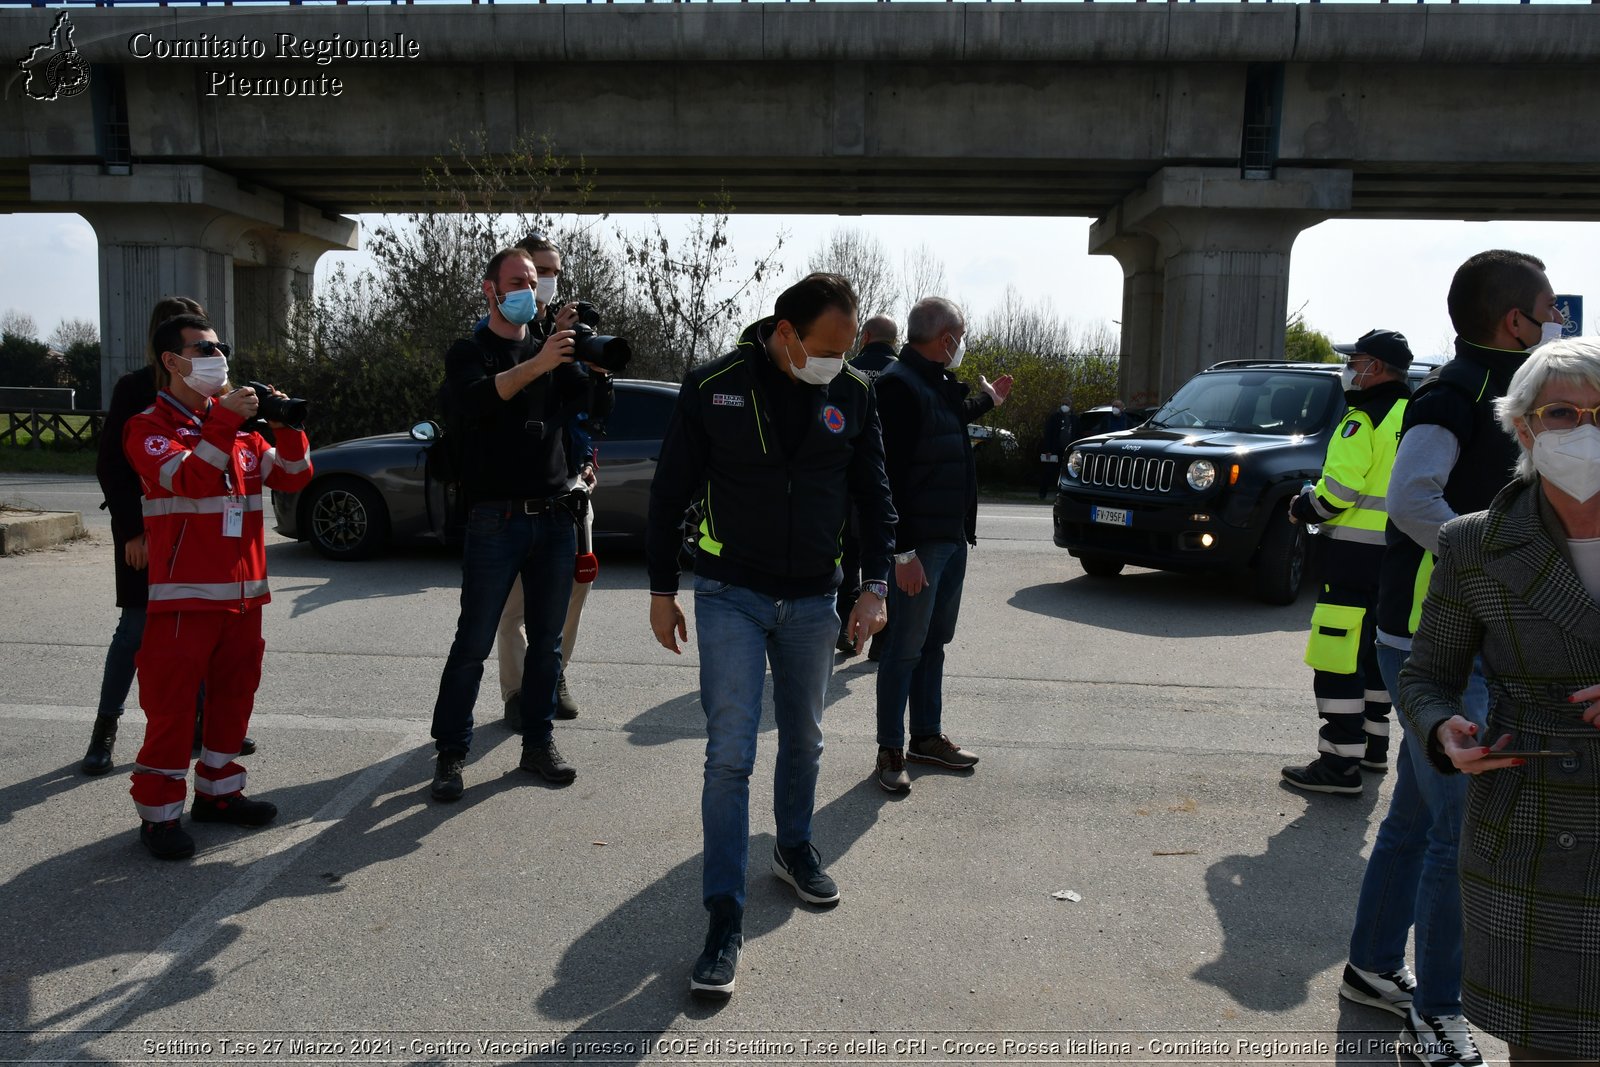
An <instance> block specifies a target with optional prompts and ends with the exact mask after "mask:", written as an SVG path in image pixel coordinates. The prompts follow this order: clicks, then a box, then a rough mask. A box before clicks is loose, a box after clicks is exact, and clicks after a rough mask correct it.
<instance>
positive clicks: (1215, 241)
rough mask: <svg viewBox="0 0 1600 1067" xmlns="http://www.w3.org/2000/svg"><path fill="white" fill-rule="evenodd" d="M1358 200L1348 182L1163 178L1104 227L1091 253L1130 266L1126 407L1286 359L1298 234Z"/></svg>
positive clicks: (1335, 173)
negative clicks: (1215, 366)
mask: <svg viewBox="0 0 1600 1067" xmlns="http://www.w3.org/2000/svg"><path fill="white" fill-rule="evenodd" d="M1350 197H1351V174H1350V172H1349V171H1343V170H1299V169H1293V168H1283V169H1280V170H1279V171H1278V172H1277V173H1276V175H1275V176H1274V177H1273V178H1271V179H1247V178H1241V177H1239V172H1238V170H1237V169H1234V168H1224V167H1167V168H1164V169H1163V170H1161V171H1160V172H1158V173H1157V174H1156V175H1155V177H1154V178H1152V179H1151V180H1150V182H1149V183H1148V184H1147V185H1146V186H1145V188H1144V189H1142V190H1140V191H1139V192H1137V193H1133V194H1131V195H1130V196H1128V197H1127V198H1125V199H1124V200H1123V202H1122V203H1120V204H1118V205H1117V207H1116V208H1114V209H1113V210H1112V211H1111V212H1110V213H1108V214H1107V215H1106V216H1104V217H1102V218H1101V219H1099V220H1097V221H1096V222H1095V224H1094V225H1093V226H1092V227H1091V228H1090V231H1089V251H1090V252H1092V253H1098V254H1102V255H1113V256H1116V257H1117V259H1118V261H1119V262H1121V263H1122V265H1123V274H1124V281H1123V311H1124V315H1125V317H1124V319H1123V362H1124V368H1123V370H1122V376H1123V382H1124V386H1125V388H1126V389H1127V391H1128V393H1129V395H1130V396H1132V395H1136V394H1141V393H1142V394H1149V393H1151V392H1154V393H1155V394H1156V395H1157V396H1159V397H1166V396H1170V395H1171V394H1172V392H1173V390H1175V389H1176V388H1177V387H1178V386H1179V385H1182V384H1183V383H1184V382H1185V381H1187V380H1188V379H1189V377H1190V376H1191V375H1193V374H1194V373H1195V372H1196V371H1198V370H1200V369H1202V368H1203V367H1206V366H1209V365H1210V364H1212V363H1215V362H1217V361H1219V360H1223V359H1281V358H1282V357H1283V330H1284V322H1285V320H1286V318H1287V316H1288V309H1289V252H1290V249H1291V248H1292V247H1293V245H1294V240H1295V238H1296V237H1297V236H1298V235H1299V234H1300V231H1302V230H1304V229H1306V228H1307V227H1310V226H1314V225H1316V224H1317V223H1318V222H1321V221H1323V220H1325V219H1327V218H1330V217H1332V216H1333V215H1335V214H1338V213H1340V212H1344V211H1348V210H1349V209H1350ZM1157 264H1159V271H1160V284H1159V291H1158V290H1157V285H1156V282H1155V274H1156V271H1157V266H1156V265H1157ZM1156 309H1159V310H1156ZM1157 315H1159V318H1160V333H1159V341H1156V340H1155V338H1154V337H1153V336H1152V323H1153V320H1154V317H1155V316H1157Z"/></svg>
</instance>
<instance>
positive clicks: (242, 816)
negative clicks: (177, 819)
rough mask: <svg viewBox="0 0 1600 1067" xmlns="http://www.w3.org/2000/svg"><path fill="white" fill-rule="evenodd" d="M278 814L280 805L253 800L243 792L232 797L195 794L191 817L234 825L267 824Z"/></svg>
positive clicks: (190, 811)
mask: <svg viewBox="0 0 1600 1067" xmlns="http://www.w3.org/2000/svg"><path fill="white" fill-rule="evenodd" d="M277 816H278V806H277V805H276V804H273V803H271V802H269V801H265V800H251V799H250V798H249V797H247V796H245V795H244V794H243V793H235V794H233V796H231V797H208V796H204V795H202V794H200V793H196V794H195V798H194V806H193V807H192V808H190V809H189V818H191V819H193V820H194V821H195V822H225V823H232V824H233V825H234V826H265V825H267V823H269V822H271V821H272V820H273V819H275V818H277Z"/></svg>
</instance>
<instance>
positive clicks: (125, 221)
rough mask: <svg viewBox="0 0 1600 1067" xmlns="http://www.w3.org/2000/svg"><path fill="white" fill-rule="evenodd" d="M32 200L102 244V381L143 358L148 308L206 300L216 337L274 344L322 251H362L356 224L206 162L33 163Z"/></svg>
mask: <svg viewBox="0 0 1600 1067" xmlns="http://www.w3.org/2000/svg"><path fill="white" fill-rule="evenodd" d="M29 178H30V184H31V186H32V193H33V199H34V201H35V202H36V203H44V204H46V205H48V207H49V208H50V209H52V210H59V211H75V212H77V213H78V214H80V215H82V216H83V217H84V218H85V219H87V220H88V222H89V224H90V225H91V226H93V227H94V230H95V235H96V236H97V237H98V238H99V242H100V352H101V356H100V385H101V395H102V396H106V397H109V396H110V395H111V388H112V386H113V385H114V384H115V382H116V380H117V379H118V378H119V377H121V376H122V375H123V374H126V373H127V372H128V371H130V370H132V369H134V368H135V367H138V366H140V365H142V364H143V363H144V361H145V342H146V334H147V333H148V331H149V328H150V310H151V308H152V307H154V306H155V303H156V301H157V300H160V299H161V298H163V297H167V296H189V297H193V298H194V299H196V300H198V301H200V303H201V304H202V305H203V306H204V307H205V309H206V312H207V313H208V314H209V315H210V316H211V320H212V321H213V322H214V323H215V324H216V326H217V332H218V334H219V335H220V336H221V337H222V338H223V339H224V340H227V341H229V342H230V343H232V344H233V345H234V346H235V347H236V348H240V349H244V350H248V349H251V348H254V347H258V346H263V345H267V344H271V343H273V342H274V341H276V340H278V339H279V338H280V337H281V336H282V334H283V331H284V329H285V327H286V326H287V324H288V316H289V312H290V310H291V308H292V306H293V302H294V300H296V299H300V298H303V297H306V296H309V295H310V291H311V289H310V284H311V272H312V270H313V269H314V268H315V266H316V261H317V258H318V257H319V256H320V255H321V254H322V253H323V252H325V251H329V250H331V249H354V248H356V247H358V245H357V241H358V237H359V233H360V230H359V227H358V226H357V224H356V223H355V222H354V221H352V220H350V219H346V218H343V217H341V216H337V215H332V216H328V215H324V214H323V213H322V212H321V211H318V210H316V209H313V208H310V207H307V206H306V205H304V204H300V203H297V202H295V201H292V200H286V199H284V198H283V197H281V196H279V195H278V194H276V193H272V192H269V191H267V190H262V189H257V188H252V187H250V186H248V185H247V184H246V183H243V182H240V181H239V180H237V179H235V178H232V177H230V176H228V175H225V174H222V173H220V172H218V171H215V170H212V169H211V168H209V167H206V166H202V165H193V164H185V165H137V166H135V167H134V168H133V173H131V174H127V175H110V174H105V173H103V172H102V170H101V168H100V167H99V166H98V165H93V164H90V165H70V164H69V165H55V164H51V165H36V166H34V167H32V168H30V174H29Z"/></svg>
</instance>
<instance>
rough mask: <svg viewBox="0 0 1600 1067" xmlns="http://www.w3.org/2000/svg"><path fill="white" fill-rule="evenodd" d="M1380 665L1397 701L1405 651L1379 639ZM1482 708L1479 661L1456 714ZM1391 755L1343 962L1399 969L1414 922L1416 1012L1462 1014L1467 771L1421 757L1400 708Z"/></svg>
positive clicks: (1484, 695)
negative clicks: (1388, 790)
mask: <svg viewBox="0 0 1600 1067" xmlns="http://www.w3.org/2000/svg"><path fill="white" fill-rule="evenodd" d="M1377 647H1378V668H1379V670H1381V671H1382V672H1383V682H1384V685H1385V686H1387V687H1388V689H1389V693H1390V695H1391V696H1393V697H1394V698H1395V710H1396V711H1397V712H1398V711H1399V694H1400V670H1401V668H1403V667H1404V666H1405V663H1406V660H1407V658H1409V656H1410V655H1411V654H1410V653H1409V652H1407V651H1405V650H1404V649H1399V648H1394V647H1392V646H1390V645H1386V644H1383V643H1382V642H1379V643H1378V646H1377ZM1488 711H1489V689H1488V685H1487V683H1486V682H1485V681H1484V678H1483V661H1482V660H1479V661H1478V662H1477V663H1476V664H1474V666H1473V670H1472V676H1471V678H1469V679H1468V680H1467V689H1466V692H1465V693H1463V694H1462V698H1461V714H1462V715H1463V716H1465V717H1466V718H1468V719H1470V720H1472V721H1473V722H1475V723H1477V724H1478V726H1479V727H1482V726H1483V724H1484V721H1485V719H1486V718H1487V716H1488ZM1395 717H1396V718H1398V719H1399V720H1400V724H1401V730H1402V731H1403V734H1402V737H1401V739H1400V752H1399V754H1398V755H1397V756H1396V757H1395V760H1394V765H1395V774H1396V776H1395V783H1394V793H1393V795H1392V796H1391V797H1390V799H1389V813H1388V814H1387V815H1385V816H1384V817H1383V823H1382V824H1381V825H1380V826H1379V827H1378V838H1377V841H1376V842H1375V843H1374V844H1373V846H1372V858H1371V859H1369V860H1368V861H1367V873H1366V874H1365V875H1364V876H1363V877H1362V879H1361V896H1360V897H1359V898H1358V900H1357V902H1356V926H1355V932H1354V933H1352V934H1351V936H1350V962H1351V963H1353V964H1355V965H1356V966H1357V967H1360V968H1361V969H1362V970H1364V971H1392V970H1397V969H1398V968H1399V967H1400V966H1401V965H1402V964H1404V963H1405V959H1406V932H1407V931H1408V930H1409V929H1410V928H1411V926H1412V924H1413V922H1415V925H1416V933H1415V937H1416V951H1417V967H1416V975H1417V992H1416V996H1415V997H1414V998H1413V1003H1414V1004H1415V1006H1416V1009H1417V1012H1418V1013H1419V1014H1422V1015H1459V1014H1461V886H1460V883H1459V882H1458V880H1457V875H1456V853H1457V851H1458V847H1459V844H1460V839H1461V821H1462V818H1463V817H1464V815H1465V812H1466V801H1467V781H1468V779H1467V776H1466V775H1464V774H1450V775H1446V774H1440V773H1439V772H1438V771H1437V770H1435V769H1434V767H1433V764H1431V763H1429V762H1428V755H1427V751H1428V746H1427V744H1426V739H1425V738H1421V737H1418V736H1417V735H1416V733H1415V732H1414V731H1413V730H1412V729H1411V724H1410V723H1409V722H1407V721H1406V717H1405V715H1404V714H1397V715H1396V716H1395Z"/></svg>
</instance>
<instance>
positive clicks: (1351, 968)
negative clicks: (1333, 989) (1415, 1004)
mask: <svg viewBox="0 0 1600 1067" xmlns="http://www.w3.org/2000/svg"><path fill="white" fill-rule="evenodd" d="M1416 991H1417V979H1416V976H1415V975H1413V974H1412V973H1411V968H1410V967H1407V966H1406V965H1405V964H1403V963H1402V964H1401V965H1400V969H1399V970H1398V971H1363V970H1362V969H1361V968H1360V967H1357V966H1356V965H1355V964H1353V963H1347V964H1345V965H1344V983H1343V984H1342V985H1340V986H1339V995H1340V996H1341V997H1343V998H1344V999H1346V1000H1352V1001H1354V1002H1355V1003H1357V1004H1370V1005H1371V1006H1372V1007H1374V1008H1382V1009H1383V1010H1384V1011H1389V1012H1393V1013H1394V1014H1396V1015H1398V1016H1400V1018H1402V1019H1404V1018H1405V1017H1406V1010H1407V1009H1408V1008H1410V1007H1411V997H1412V995H1413V994H1415V993H1416Z"/></svg>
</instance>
